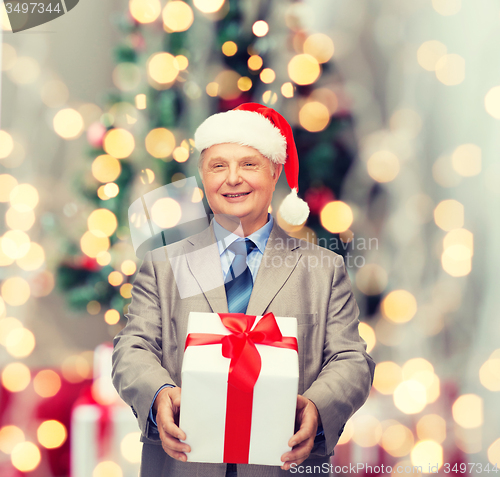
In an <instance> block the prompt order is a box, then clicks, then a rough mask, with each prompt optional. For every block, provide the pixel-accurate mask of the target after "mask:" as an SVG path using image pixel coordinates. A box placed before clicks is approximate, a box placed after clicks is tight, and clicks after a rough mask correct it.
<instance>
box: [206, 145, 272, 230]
mask: <svg viewBox="0 0 500 477" xmlns="http://www.w3.org/2000/svg"><path fill="white" fill-rule="evenodd" d="M281 170H282V165H281V164H277V165H275V166H274V172H273V168H272V165H271V162H270V161H269V159H267V157H264V156H263V155H262V154H261V153H260V152H259V151H257V150H256V149H254V148H252V147H248V146H240V145H238V144H216V145H215V146H211V147H209V148H208V149H207V150H205V151H204V153H203V164H202V167H201V171H202V182H203V186H204V188H205V194H206V196H207V200H208V203H209V205H210V207H211V209H212V211H213V213H214V214H215V215H216V216H217V215H219V217H217V219H218V220H217V221H218V222H219V223H220V224H221V225H223V226H225V227H226V228H228V227H227V225H226V224H227V221H232V222H233V223H234V222H241V225H242V227H243V234H244V236H248V235H250V234H252V233H253V232H255V231H256V230H259V229H260V228H261V227H263V226H264V225H265V224H266V222H267V211H268V208H269V205H270V204H271V199H272V197H273V192H274V189H275V186H276V182H278V179H279V176H280V174H281ZM231 219H232V220H231ZM224 222H226V223H224Z"/></svg>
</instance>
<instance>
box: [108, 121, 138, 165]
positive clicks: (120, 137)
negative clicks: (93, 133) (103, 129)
mask: <svg viewBox="0 0 500 477" xmlns="http://www.w3.org/2000/svg"><path fill="white" fill-rule="evenodd" d="M102 147H103V149H104V150H105V151H106V152H107V153H108V154H109V155H110V156H113V157H116V158H118V159H124V158H125V157H128V156H130V154H132V152H133V150H134V148H135V140H134V136H133V135H132V134H131V133H130V132H129V131H127V130H126V129H121V128H116V129H111V130H109V131H108V132H107V133H106V135H105V136H104V141H103V145H102Z"/></svg>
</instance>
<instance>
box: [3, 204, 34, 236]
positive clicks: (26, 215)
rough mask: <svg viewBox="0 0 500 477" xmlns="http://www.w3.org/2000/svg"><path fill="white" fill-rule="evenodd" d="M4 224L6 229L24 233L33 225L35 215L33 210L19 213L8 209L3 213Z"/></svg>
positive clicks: (11, 208) (10, 208) (12, 208)
mask: <svg viewBox="0 0 500 477" xmlns="http://www.w3.org/2000/svg"><path fill="white" fill-rule="evenodd" d="M5 223H6V224H7V226H8V227H10V228H11V229H15V230H22V231H23V232H26V231H27V230H29V229H30V228H31V227H33V224H34V223H35V213H34V212H33V210H26V211H24V212H19V210H16V209H14V207H9V209H7V212H6V213H5Z"/></svg>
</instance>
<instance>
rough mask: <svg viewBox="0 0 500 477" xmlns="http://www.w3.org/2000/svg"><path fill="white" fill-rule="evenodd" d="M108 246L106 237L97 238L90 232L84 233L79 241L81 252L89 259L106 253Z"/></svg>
mask: <svg viewBox="0 0 500 477" xmlns="http://www.w3.org/2000/svg"><path fill="white" fill-rule="evenodd" d="M109 245H110V244H109V238H108V237H104V236H101V237H97V236H96V235H94V234H93V233H92V232H90V231H87V232H85V233H84V234H83V236H82V238H81V239H80V247H81V249H82V252H83V253H84V254H85V255H88V256H89V257H91V258H96V257H97V255H99V254H100V253H101V252H105V251H107V250H108V249H109Z"/></svg>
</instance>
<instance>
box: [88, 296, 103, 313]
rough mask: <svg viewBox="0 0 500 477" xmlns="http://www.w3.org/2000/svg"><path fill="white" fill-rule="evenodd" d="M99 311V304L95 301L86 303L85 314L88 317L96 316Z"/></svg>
mask: <svg viewBox="0 0 500 477" xmlns="http://www.w3.org/2000/svg"><path fill="white" fill-rule="evenodd" d="M100 311H101V304H100V303H99V302H98V301H96V300H91V301H89V302H88V303H87V312H88V313H89V315H97V314H98V313H99V312H100Z"/></svg>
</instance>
